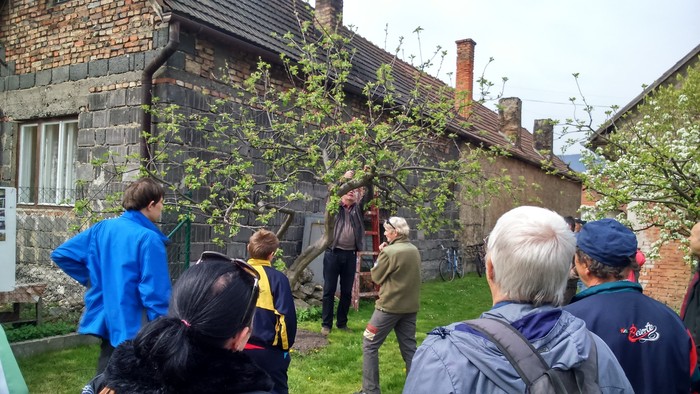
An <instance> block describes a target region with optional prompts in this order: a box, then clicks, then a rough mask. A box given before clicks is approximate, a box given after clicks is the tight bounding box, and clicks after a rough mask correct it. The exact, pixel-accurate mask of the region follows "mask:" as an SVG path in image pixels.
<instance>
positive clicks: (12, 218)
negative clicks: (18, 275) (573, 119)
mask: <svg viewBox="0 0 700 394" xmlns="http://www.w3.org/2000/svg"><path fill="white" fill-rule="evenodd" d="M16 260H17V189H15V188H14V187H0V291H13V290H14V289H15V264H16Z"/></svg>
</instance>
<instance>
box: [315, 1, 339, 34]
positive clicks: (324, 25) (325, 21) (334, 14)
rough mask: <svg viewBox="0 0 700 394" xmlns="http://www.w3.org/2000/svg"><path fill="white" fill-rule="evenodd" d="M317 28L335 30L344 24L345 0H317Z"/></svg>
mask: <svg viewBox="0 0 700 394" xmlns="http://www.w3.org/2000/svg"><path fill="white" fill-rule="evenodd" d="M314 23H315V24H316V28H317V29H319V30H326V31H327V32H329V33H332V32H335V31H336V30H337V29H338V27H340V26H342V25H343V0H316V18H315V20H314Z"/></svg>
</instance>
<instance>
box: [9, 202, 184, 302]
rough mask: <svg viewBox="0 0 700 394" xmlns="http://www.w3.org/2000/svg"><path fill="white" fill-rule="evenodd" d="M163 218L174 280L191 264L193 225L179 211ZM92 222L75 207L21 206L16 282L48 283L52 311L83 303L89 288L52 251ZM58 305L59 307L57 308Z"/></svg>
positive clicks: (47, 293) (47, 295)
mask: <svg viewBox="0 0 700 394" xmlns="http://www.w3.org/2000/svg"><path fill="white" fill-rule="evenodd" d="M163 219H164V220H163V222H162V223H161V224H160V227H161V229H162V231H163V232H164V233H165V234H167V235H168V237H169V238H170V243H169V244H168V246H167V254H168V268H169V272H170V275H171V280H173V281H174V280H176V279H177V278H178V277H179V276H180V274H181V273H182V272H183V271H184V270H185V269H186V268H187V267H188V266H189V264H190V232H191V226H190V223H189V220H183V221H182V222H177V215H176V214H168V215H164V217H163ZM88 226H89V221H87V220H86V219H85V218H81V217H78V216H76V214H75V212H74V211H73V210H72V209H71V207H62V206H31V205H18V207H17V261H16V267H17V270H16V275H17V276H16V283H17V284H18V285H20V284H31V283H45V284H46V285H47V286H46V292H45V293H44V297H43V300H44V304H45V305H47V306H48V307H49V310H48V312H49V313H61V310H63V309H68V310H80V309H82V307H83V295H84V292H85V288H84V287H83V286H82V285H81V284H79V283H78V282H76V281H75V280H73V279H72V278H70V277H69V276H68V275H66V274H65V273H64V272H63V271H62V270H61V269H60V268H59V267H58V266H57V265H56V264H55V263H54V262H53V261H52V260H51V252H52V251H53V250H54V249H55V248H56V247H58V246H59V245H61V244H62V243H63V242H65V241H66V240H67V239H69V238H71V237H73V236H74V235H76V234H77V233H78V232H79V231H81V230H84V229H86V228H87V227H88ZM54 307H59V308H58V309H56V310H55V311H53V310H52V308H54Z"/></svg>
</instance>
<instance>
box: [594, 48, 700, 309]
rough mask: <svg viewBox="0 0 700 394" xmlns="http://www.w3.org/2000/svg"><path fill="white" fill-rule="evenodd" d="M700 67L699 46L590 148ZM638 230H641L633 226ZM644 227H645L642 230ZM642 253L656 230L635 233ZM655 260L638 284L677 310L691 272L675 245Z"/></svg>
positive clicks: (599, 133) (628, 106) (620, 115)
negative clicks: (658, 93)
mask: <svg viewBox="0 0 700 394" xmlns="http://www.w3.org/2000/svg"><path fill="white" fill-rule="evenodd" d="M698 64H700V45H698V46H696V47H695V48H693V49H692V50H691V51H690V52H689V53H688V54H687V55H685V56H684V57H683V58H682V59H680V60H679V61H678V62H676V64H674V65H673V66H672V67H671V68H669V69H668V70H667V71H666V72H665V73H663V75H661V76H660V77H659V78H658V79H656V80H655V81H654V82H653V83H651V84H650V85H649V86H647V87H646V88H645V89H644V90H643V91H642V92H641V93H640V94H639V95H638V96H637V97H635V98H634V99H633V100H632V101H630V102H629V103H627V104H626V105H625V106H624V107H622V108H621V109H620V110H619V111H618V112H617V113H615V115H613V117H612V118H611V119H610V120H608V121H607V122H606V123H605V124H603V125H602V126H601V127H600V128H599V129H598V130H597V131H596V132H595V133H594V134H593V135H592V136H591V138H590V139H589V143H590V145H591V146H592V147H599V146H605V145H606V144H607V136H609V135H610V134H611V133H615V132H616V131H617V130H624V129H625V127H626V126H627V125H629V124H632V122H635V121H637V120H638V119H639V116H638V115H639V113H638V108H639V106H640V105H642V104H643V103H644V102H645V100H647V99H653V98H654V92H655V91H656V90H657V89H658V88H659V87H668V86H671V87H674V88H675V89H678V88H679V87H680V86H679V81H678V80H677V77H678V76H679V75H681V76H683V75H687V70H688V69H689V68H690V67H697V66H698ZM592 203H593V201H590V200H589V201H586V199H585V196H584V204H592ZM629 219H630V220H631V221H632V223H637V224H639V223H638V221H635V218H634V217H630V218H629ZM637 227H642V226H637ZM644 227H646V226H644ZM637 238H638V240H639V244H640V247H641V249H642V251H645V250H648V249H649V248H650V246H651V245H652V243H654V242H656V241H657V240H658V239H659V229H658V228H656V227H651V228H647V229H643V230H642V231H640V232H638V233H637ZM659 254H660V256H659V258H658V259H656V260H654V261H647V263H646V264H644V266H643V267H642V270H641V272H640V278H639V282H640V283H641V284H642V285H643V286H644V291H645V293H646V294H648V295H650V296H651V297H654V298H655V299H657V300H659V301H662V302H664V303H666V304H667V305H669V306H671V307H672V308H675V309H679V308H680V305H681V302H682V300H683V296H684V294H685V291H686V286H687V284H688V281H689V279H690V276H691V270H692V268H691V267H690V266H688V265H687V264H686V263H685V261H684V255H683V251H682V249H680V247H679V244H678V243H677V242H668V243H666V244H665V245H663V246H662V247H661V249H660V251H659Z"/></svg>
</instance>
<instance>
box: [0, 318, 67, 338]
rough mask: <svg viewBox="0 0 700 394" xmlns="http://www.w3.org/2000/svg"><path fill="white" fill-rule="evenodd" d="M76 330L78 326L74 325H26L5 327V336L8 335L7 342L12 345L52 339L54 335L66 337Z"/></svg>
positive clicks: (54, 323)
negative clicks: (13, 343)
mask: <svg viewBox="0 0 700 394" xmlns="http://www.w3.org/2000/svg"><path fill="white" fill-rule="evenodd" d="M75 330H76V325H75V324H74V323H65V322H50V323H43V324H41V325H38V326H34V325H24V326H19V327H5V334H6V335H7V340H8V341H9V342H11V343H12V342H20V341H28V340H30V339H39V338H45V337H51V336H54V335H64V334H68V333H71V332H75Z"/></svg>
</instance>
